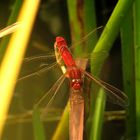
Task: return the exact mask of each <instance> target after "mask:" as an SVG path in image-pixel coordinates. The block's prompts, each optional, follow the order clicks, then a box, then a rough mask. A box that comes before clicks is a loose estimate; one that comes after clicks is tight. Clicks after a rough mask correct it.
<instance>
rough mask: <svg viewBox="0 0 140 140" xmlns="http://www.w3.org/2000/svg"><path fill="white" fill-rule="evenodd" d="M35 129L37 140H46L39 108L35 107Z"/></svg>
mask: <svg viewBox="0 0 140 140" xmlns="http://www.w3.org/2000/svg"><path fill="white" fill-rule="evenodd" d="M33 127H34V133H35V134H34V137H35V140H45V131H44V127H43V123H42V122H41V118H40V111H39V109H38V108H37V107H34V110H33Z"/></svg>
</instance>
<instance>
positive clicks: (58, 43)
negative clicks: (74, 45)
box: [54, 36, 67, 48]
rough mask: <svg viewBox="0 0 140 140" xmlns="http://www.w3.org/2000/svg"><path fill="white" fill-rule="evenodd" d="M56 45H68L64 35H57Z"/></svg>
mask: <svg viewBox="0 0 140 140" xmlns="http://www.w3.org/2000/svg"><path fill="white" fill-rule="evenodd" d="M56 46H57V47H58V48H60V47H61V46H67V43H66V40H65V39H64V38H63V37H61V36H58V37H56V41H55V45H54V47H56Z"/></svg>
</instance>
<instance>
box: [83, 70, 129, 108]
mask: <svg viewBox="0 0 140 140" xmlns="http://www.w3.org/2000/svg"><path fill="white" fill-rule="evenodd" d="M82 72H83V73H84V74H85V75H86V76H87V77H89V78H90V79H92V80H93V81H94V82H95V83H97V84H98V85H100V86H101V87H102V88H104V90H105V91H106V93H107V96H108V98H109V99H110V100H111V102H112V103H114V104H118V105H120V106H122V107H123V108H125V107H127V106H128V97H127V96H126V95H125V93H124V92H122V91H121V90H119V89H117V88H116V87H114V86H112V85H110V84H108V83H106V82H104V81H102V80H100V79H97V78H95V77H94V76H92V75H91V74H89V73H88V72H86V71H84V70H82Z"/></svg>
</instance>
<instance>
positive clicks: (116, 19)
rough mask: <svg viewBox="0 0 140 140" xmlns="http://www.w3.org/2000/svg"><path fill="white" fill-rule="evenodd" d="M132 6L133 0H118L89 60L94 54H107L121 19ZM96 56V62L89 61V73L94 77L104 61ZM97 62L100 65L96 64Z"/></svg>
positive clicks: (117, 31)
mask: <svg viewBox="0 0 140 140" xmlns="http://www.w3.org/2000/svg"><path fill="white" fill-rule="evenodd" d="M132 4H133V0H129V1H128V0H123V1H122V0H119V1H118V3H117V5H116V7H115V9H114V10H113V13H112V15H111V16H110V18H109V20H108V22H107V24H106V26H105V28H104V30H103V32H102V34H101V36H100V38H99V40H98V42H97V44H96V46H95V48H94V50H93V52H92V54H91V58H92V57H94V54H95V53H99V54H100V52H101V53H102V52H103V53H104V54H105V55H106V54H108V53H109V51H110V49H111V47H112V45H113V43H114V41H115V39H116V37H117V35H118V33H119V30H120V27H121V24H122V23H123V19H124V18H125V16H126V14H127V12H128V10H129V9H130V7H131V5H132ZM105 59H106V57H104V58H103V59H102V58H101V57H100V55H98V56H97V57H96V61H95V60H92V59H91V71H92V74H94V75H95V76H97V75H99V73H100V69H101V67H102V64H103V63H104V60H105ZM98 61H99V62H100V63H98Z"/></svg>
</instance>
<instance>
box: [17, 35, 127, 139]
mask: <svg viewBox="0 0 140 140" xmlns="http://www.w3.org/2000/svg"><path fill="white" fill-rule="evenodd" d="M54 50H55V57H56V61H57V63H55V64H52V65H51V66H47V67H45V68H43V69H42V70H40V71H39V72H34V73H32V74H29V75H27V76H24V77H21V78H20V79H19V80H18V81H21V80H24V79H26V78H29V77H32V76H34V75H40V73H42V72H44V71H48V70H51V69H52V68H54V66H56V65H59V67H60V68H61V70H62V73H63V75H62V76H60V78H59V79H58V80H57V81H56V82H55V84H54V85H53V86H52V87H51V88H50V89H49V91H48V92H47V93H46V94H45V95H44V96H43V97H41V98H40V99H39V101H38V102H37V103H36V104H35V105H36V107H39V106H41V104H42V102H44V101H45V100H46V99H47V98H48V97H49V96H50V95H51V98H50V97H49V98H50V100H49V102H48V103H47V109H48V107H49V105H50V104H51V103H52V100H54V97H55V96H56V95H57V92H58V90H59V88H60V86H61V85H62V83H63V82H64V80H65V78H68V79H69V81H70V89H71V90H70V98H69V99H70V129H69V132H70V140H82V139H83V128H84V126H83V124H84V95H83V84H84V78H85V77H88V78H89V79H91V80H92V81H93V82H94V83H96V84H98V85H99V86H101V87H102V88H103V89H104V90H105V91H106V93H107V95H108V97H109V98H110V99H111V100H112V102H113V103H115V104H118V105H120V106H122V107H125V106H127V105H128V98H127V96H126V95H125V93H123V92H122V91H121V90H119V89H117V88H116V87H114V86H112V85H110V84H108V83H106V82H104V81H102V80H100V79H97V78H96V77H94V76H92V75H91V74H90V73H88V72H87V71H85V70H84V68H82V67H81V66H79V65H77V63H76V61H75V59H74V58H73V56H72V54H71V52H70V50H69V49H68V46H67V43H66V41H65V39H64V38H63V37H56V41H55V43H54ZM52 57H54V55H48V56H46V55H44V56H43V55H42V56H35V57H30V58H25V59H24V62H31V61H36V60H37V59H48V58H52ZM52 94H53V95H52ZM45 110H46V109H45Z"/></svg>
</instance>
